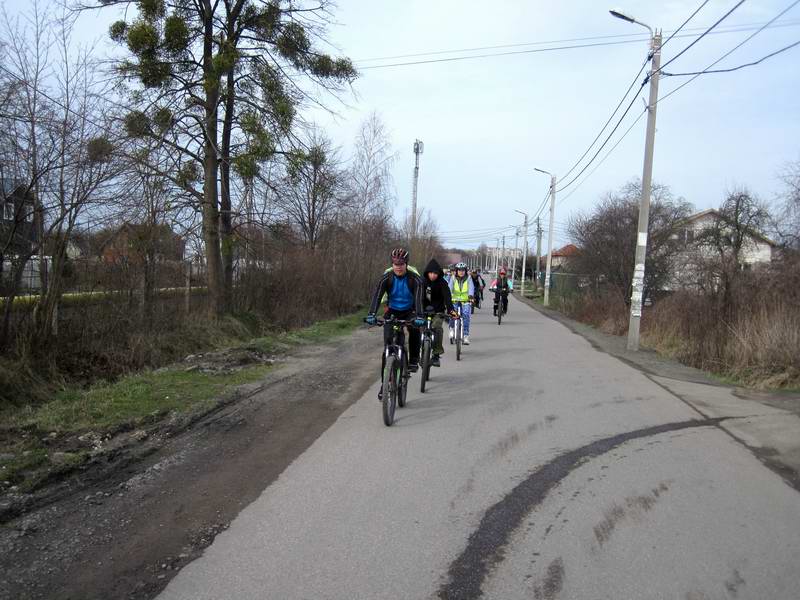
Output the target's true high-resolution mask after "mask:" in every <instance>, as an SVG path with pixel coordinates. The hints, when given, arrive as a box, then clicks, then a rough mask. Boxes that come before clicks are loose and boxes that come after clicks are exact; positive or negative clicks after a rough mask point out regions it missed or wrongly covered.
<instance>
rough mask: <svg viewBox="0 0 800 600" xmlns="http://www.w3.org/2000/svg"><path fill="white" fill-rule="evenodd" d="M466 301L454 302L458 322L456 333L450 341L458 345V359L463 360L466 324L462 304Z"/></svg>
mask: <svg viewBox="0 0 800 600" xmlns="http://www.w3.org/2000/svg"><path fill="white" fill-rule="evenodd" d="M463 304H465V303H464V302H453V307H454V308H455V309H456V312H457V313H458V316H457V317H456V324H455V326H454V327H453V328H454V329H455V332H454V335H453V337H452V338H450V343H451V344H455V345H456V360H461V346H462V344H463V342H464V324H463V321H462V320H461V313H462V308H461V307H462V305H463Z"/></svg>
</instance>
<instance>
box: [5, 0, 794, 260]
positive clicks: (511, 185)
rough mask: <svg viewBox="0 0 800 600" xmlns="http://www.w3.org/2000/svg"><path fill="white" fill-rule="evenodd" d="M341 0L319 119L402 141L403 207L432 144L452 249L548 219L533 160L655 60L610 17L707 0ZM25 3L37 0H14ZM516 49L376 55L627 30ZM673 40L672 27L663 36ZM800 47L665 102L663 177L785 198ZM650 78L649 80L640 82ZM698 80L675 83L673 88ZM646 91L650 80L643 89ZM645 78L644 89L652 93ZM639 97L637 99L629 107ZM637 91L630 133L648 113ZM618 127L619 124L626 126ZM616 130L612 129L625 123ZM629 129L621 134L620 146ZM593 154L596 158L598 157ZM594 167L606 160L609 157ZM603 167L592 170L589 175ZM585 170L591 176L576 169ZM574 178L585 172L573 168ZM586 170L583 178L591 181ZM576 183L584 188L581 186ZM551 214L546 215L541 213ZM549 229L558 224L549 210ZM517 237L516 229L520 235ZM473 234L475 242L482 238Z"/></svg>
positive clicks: (563, 143)
mask: <svg viewBox="0 0 800 600" xmlns="http://www.w3.org/2000/svg"><path fill="white" fill-rule="evenodd" d="M613 1H614V2H615V4H613V5H609V6H607V5H606V4H605V3H604V2H601V1H598V0H557V1H556V0H550V1H541V0H502V1H498V2H486V1H485V0H481V1H477V0H435V1H431V0H405V1H404V2H376V1H375V0H340V2H339V6H338V7H336V8H335V9H334V18H335V20H336V23H335V24H334V25H333V26H332V27H331V28H330V31H329V38H330V40H331V42H332V43H333V44H335V45H336V46H337V47H338V48H339V49H340V50H341V52H342V53H344V54H345V55H347V56H349V57H351V58H352V59H353V60H354V61H355V62H356V64H357V65H358V66H359V67H361V76H360V77H359V79H358V80H357V81H356V82H355V84H354V95H352V96H347V97H346V98H345V101H346V102H347V105H348V106H342V105H340V104H334V106H335V107H336V109H337V111H338V117H336V118H332V117H330V116H329V115H326V114H324V113H321V112H320V113H314V114H309V115H308V116H309V117H310V118H313V119H315V120H317V121H318V122H319V123H320V124H321V125H322V126H323V127H324V128H325V129H326V130H327V131H328V133H329V135H330V136H331V137H332V138H333V139H334V140H335V141H336V142H337V143H339V144H341V145H342V146H345V147H347V146H349V145H350V144H351V141H352V139H353V137H354V135H355V132H356V130H357V128H358V125H359V123H360V122H361V121H362V120H363V119H364V118H365V117H366V116H367V115H368V114H369V113H370V112H372V111H376V112H378V114H379V115H380V116H381V118H382V119H383V120H384V122H385V123H386V125H387V127H388V128H389V130H390V131H391V135H392V142H393V145H394V147H395V149H396V150H397V151H398V153H399V154H398V160H397V163H396V168H395V172H394V178H395V184H396V189H397V197H398V202H397V214H398V216H400V215H402V213H403V211H404V210H405V209H407V208H408V206H409V204H410V198H411V181H412V169H413V158H414V155H413V152H412V145H413V142H414V139H415V138H419V139H422V140H423V141H424V143H425V152H424V154H423V156H422V161H421V169H420V186H419V202H420V206H421V207H424V208H426V209H429V210H430V211H431V212H432V214H433V216H434V217H435V219H436V220H437V221H438V223H439V228H440V230H441V231H442V233H443V238H444V241H445V243H446V245H457V246H462V247H474V246H477V245H478V244H479V243H480V241H482V240H483V239H484V238H485V241H487V242H489V243H493V240H494V238H495V235H494V234H493V233H490V232H487V233H486V234H483V233H481V232H478V233H468V234H465V233H463V232H464V231H465V230H478V229H484V230H488V229H489V228H501V227H504V226H508V225H511V224H516V223H518V222H521V219H522V217H521V216H520V215H518V214H516V213H515V212H513V211H514V209H519V210H523V211H527V212H529V213H531V214H533V213H535V212H536V211H537V209H538V208H539V206H540V203H541V200H542V198H543V197H544V195H545V193H546V191H547V187H548V184H549V180H548V178H547V177H546V176H545V175H542V174H539V173H535V172H533V167H540V168H542V169H545V170H548V171H552V172H554V173H555V174H556V175H558V176H561V175H563V174H565V173H566V172H567V171H568V170H569V169H570V167H571V166H572V165H573V163H574V162H575V161H576V160H577V158H578V157H579V156H580V155H581V154H582V153H583V152H584V150H586V148H587V146H588V145H589V143H590V142H591V141H592V139H594V137H595V135H597V133H598V131H599V130H600V127H601V126H602V125H603V124H604V123H605V121H606V120H607V119H608V117H609V116H610V114H611V111H612V110H613V108H614V107H615V106H616V104H617V103H618V102H619V100H620V98H621V97H622V95H623V93H624V91H625V90H626V89H627V87H628V86H629V85H630V83H631V81H632V80H633V78H634V75H635V74H636V72H637V71H638V70H639V68H640V66H641V65H642V62H643V61H644V59H645V57H646V54H647V50H648V42H647V40H646V33H647V32H646V30H645V29H643V28H641V27H639V26H637V25H633V24H630V23H626V22H624V21H621V20H618V19H614V18H612V17H611V16H610V15H609V13H608V9H609V8H620V9H622V10H624V11H626V12H627V13H629V14H631V15H632V16H634V17H635V18H637V19H638V20H640V21H643V22H645V23H647V24H649V25H651V26H653V27H659V28H663V29H664V31H665V32H667V34H668V33H669V32H670V31H671V30H674V29H676V28H677V27H678V26H679V25H680V24H681V23H682V22H683V21H684V20H685V19H686V18H687V17H688V16H689V15H690V14H691V13H692V12H693V11H694V10H695V9H696V8H697V7H698V6H699V5H700V4H701V3H702V2H701V0H673V1H661V2H656V1H653V0H649V1H635V0H613ZM6 2H7V6H8V7H9V8H10V10H11V11H12V12H13V11H15V10H19V8H20V7H22V6H24V5H26V4H27V1H26V0H10V2H9V1H8V0H6ZM736 3H737V2H736V0H711V1H710V2H708V4H707V5H706V6H705V7H704V8H703V9H702V10H701V11H700V12H699V14H698V15H697V16H696V17H695V18H694V19H693V20H692V21H691V22H690V23H689V24H688V25H686V28H687V29H691V31H689V33H694V34H698V33H699V31H698V30H697V29H696V28H699V27H703V26H706V27H707V26H710V25H711V24H712V23H714V22H715V21H716V20H717V19H719V18H720V17H721V16H722V15H723V14H724V13H725V12H727V11H728V10H729V9H730V8H732V7H733V6H734V5H735V4H736ZM791 3H792V1H791V0H777V1H773V0H748V1H746V2H744V4H743V5H742V6H741V7H739V8H738V9H737V10H736V11H735V12H734V13H733V14H732V15H731V16H730V17H728V18H727V19H726V20H725V21H723V23H722V24H721V25H720V29H730V28H731V27H732V26H736V25H753V24H758V25H760V24H763V23H765V22H766V21H768V20H770V19H772V18H773V17H774V16H775V15H777V14H778V13H779V12H780V11H782V10H783V9H784V8H786V7H787V6H789V5H790V4H791ZM110 20H111V18H110V16H109V17H100V18H98V17H97V16H94V15H91V16H86V17H84V18H82V20H81V22H80V27H81V30H82V31H83V32H84V33H85V35H87V36H92V35H99V34H101V33H102V32H104V31H105V30H106V29H107V23H108V22H109V21H110ZM781 22H784V24H788V26H783V27H772V28H770V29H767V30H765V31H763V32H761V33H760V34H759V35H757V36H756V37H755V38H753V39H752V40H751V41H749V42H748V43H746V44H745V45H744V46H742V47H741V48H740V49H739V50H737V51H736V52H735V53H733V54H732V55H731V56H730V57H728V58H727V59H725V60H724V61H723V62H721V63H720V64H719V65H717V67H716V68H721V67H729V66H735V65H739V64H742V63H745V62H750V61H751V60H754V59H758V58H761V57H762V56H764V55H766V54H769V53H770V52H772V51H774V50H777V49H779V48H782V47H784V46H787V45H789V44H791V43H793V42H795V41H798V40H800V4H798V6H797V7H795V8H793V9H792V10H790V11H789V12H787V13H786V15H784V16H783V17H782V18H781V19H780V20H779V21H778V22H777V23H781ZM638 33H643V34H645V35H643V36H642V37H641V38H639V39H638V40H637V39H636V38H633V39H632V38H630V37H627V38H625V37H620V38H605V39H599V40H585V41H572V42H563V43H562V42H559V43H555V44H549V45H548V44H544V45H531V46H519V47H514V48H506V49H497V50H481V51H475V52H459V53H455V54H436V55H431V56H418V57H412V58H402V59H391V60H383V61H372V60H368V59H373V58H377V57H386V56H397V55H408V54H417V53H423V52H438V51H446V50H455V49H464V48H476V47H486V46H498V45H510V44H528V43H536V42H543V41H553V40H572V39H574V38H588V37H591V38H595V37H599V36H627V35H630V34H638ZM751 33H752V31H738V32H732V33H724V34H719V35H709V36H706V37H705V38H703V39H702V40H701V41H700V42H699V43H698V44H697V45H695V46H694V47H692V48H691V49H689V50H688V51H687V52H686V53H685V54H684V55H683V56H681V57H680V58H679V59H677V60H676V61H675V62H674V63H672V64H670V65H669V67H668V69H666V70H668V71H669V72H673V73H678V72H686V71H696V70H702V69H703V68H705V67H707V66H708V65H709V64H710V63H712V62H713V61H714V60H716V59H717V58H719V57H720V56H721V55H723V54H724V53H725V52H727V51H728V50H729V49H730V48H732V47H734V46H735V45H736V44H738V43H739V42H741V41H742V40H743V39H745V38H746V37H747V36H749V35H750V34H751ZM665 38H666V35H665ZM693 39H694V38H675V39H673V40H671V41H670V42H669V43H668V44H666V45H665V47H664V49H663V56H662V64H664V63H665V62H666V61H668V60H669V59H670V58H671V57H673V56H675V55H676V54H677V53H678V52H679V51H680V50H682V49H683V48H684V47H685V46H686V45H688V44H689V43H691V41H692V40H693ZM619 41H626V42H632V43H620V44H613V45H604V46H594V47H588V48H577V49H569V50H559V51H552V52H538V53H525V54H515V55H506V56H495V57H489V58H480V59H474V60H463V61H451V62H439V63H432V64H416V65H408V66H398V67H391V68H375V69H367V68H365V67H371V66H375V65H381V64H388V63H398V62H409V61H419V60H431V59H438V58H448V57H452V56H464V55H468V54H486V53H497V52H508V51H518V50H532V49H541V48H545V47H548V46H564V45H576V44H591V43H598V42H619ZM798 64H800V46H798V47H796V48H793V49H792V50H789V51H787V52H785V53H783V54H780V55H778V56H775V57H774V58H772V59H770V60H768V61H766V62H764V63H762V64H760V65H757V66H754V67H750V68H747V69H742V70H740V71H737V72H734V73H725V74H716V75H704V76H702V77H700V78H698V79H696V80H695V81H693V82H692V83H690V84H689V85H687V86H686V87H685V88H684V89H682V90H680V91H679V92H677V93H676V94H675V95H673V96H671V97H670V98H668V99H666V100H664V102H663V103H662V104H659V106H658V129H657V134H656V143H655V164H654V179H655V180H656V181H658V182H661V183H664V184H667V185H669V186H670V187H671V188H672V190H673V192H674V193H675V194H676V195H679V196H683V197H685V198H686V199H687V200H688V201H690V202H691V203H693V204H694V205H695V206H696V207H697V209H698V210H700V209H705V208H709V207H712V206H717V205H719V203H720V201H721V200H722V198H723V197H724V194H725V192H726V190H729V189H732V188H734V187H737V186H747V187H748V188H750V189H751V190H752V191H753V192H755V193H756V194H757V195H758V196H759V197H761V198H762V199H764V200H766V201H771V200H773V199H774V198H775V196H776V194H777V193H778V192H779V191H780V189H781V184H780V181H779V174H780V171H781V168H782V166H783V165H784V164H785V163H787V162H788V161H792V160H800V141H798V140H800V118H798V117H799V116H800V69H799V68H798ZM640 79H641V78H640ZM686 79H687V78H685V77H664V78H662V79H661V86H660V94H659V95H660V97H664V96H665V95H666V94H667V93H669V92H670V90H672V89H674V88H675V87H677V86H678V85H680V84H681V83H683V82H684V81H686ZM637 87H638V84H637ZM646 92H647V88H646V87H645V88H644V89H643V90H642V92H641V93H640V94H639V95H640V96H641V97H646ZM626 105H627V103H626ZM643 107H644V104H643V102H642V101H641V100H637V101H636V104H634V106H633V108H632V109H631V112H630V114H629V116H628V119H626V120H625V121H624V122H623V123H622V125H621V126H620V129H619V131H618V134H621V133H623V132H624V131H625V130H626V129H627V128H628V126H629V124H630V123H631V122H633V120H634V119H635V118H636V117H638V116H639V115H640V114H641V113H642V112H643ZM614 122H616V120H615V121H614ZM612 124H613V123H612ZM644 135H645V119H644V118H642V119H640V120H639V122H638V123H637V124H636V126H635V127H634V128H633V129H632V130H631V132H630V133H629V134H628V135H627V137H625V139H624V140H623V141H622V142H621V143H620V145H619V146H618V147H617V148H616V150H615V151H614V152H613V153H612V154H611V155H610V156H609V157H608V159H607V160H606V161H605V162H604V163H603V164H602V165H601V166H600V167H599V168H598V169H597V170H596V171H595V172H594V174H593V175H591V177H589V178H588V179H587V180H586V181H585V183H582V184H581V185H580V187H579V188H578V189H577V191H575V192H574V193H573V194H572V195H570V196H569V197H568V198H567V197H566V196H567V194H569V193H570V192H572V191H573V190H574V189H575V188H576V187H577V184H574V185H573V186H571V187H569V188H567V189H566V190H564V191H563V192H562V193H560V194H559V196H560V197H562V198H564V200H563V202H559V203H558V204H557V207H556V227H555V232H556V239H557V242H558V243H559V244H561V243H563V242H565V241H566V239H567V237H566V234H565V233H564V228H565V225H566V223H567V221H568V219H569V216H570V214H572V213H574V212H575V211H588V210H590V209H591V207H592V206H593V204H594V203H595V202H596V200H597V199H598V197H600V196H601V195H602V194H604V193H605V192H607V191H609V190H612V189H615V188H618V187H620V186H621V185H623V184H624V183H625V182H626V181H628V180H630V179H633V178H638V177H641V172H642V157H643V149H644ZM617 139H618V136H615V137H613V138H612V140H611V142H610V143H609V145H608V146H607V149H608V148H610V147H611V146H612V145H613V144H614V143H615V142H616V140H617ZM593 153H594V152H592V153H590V154H589V156H591V155H592V154H593ZM604 155H605V151H604V152H602V153H601V154H600V156H599V157H598V160H599V158H602V157H603V156H604ZM595 165H596V163H595ZM595 165H592V166H591V167H590V168H589V169H588V170H587V171H586V173H587V174H588V173H589V172H591V171H592V170H593V169H594V167H595ZM576 172H577V171H576ZM573 175H574V173H573ZM581 180H582V179H581ZM581 180H578V183H580V182H581ZM541 216H542V217H546V216H547V215H546V212H545V213H543V214H542V215H541ZM543 224H545V221H544V220H543ZM508 235H509V240H510V241H509V242H508V243H512V244H513V232H510V231H509V232H508ZM468 236H469V237H468Z"/></svg>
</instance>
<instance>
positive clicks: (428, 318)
mask: <svg viewBox="0 0 800 600" xmlns="http://www.w3.org/2000/svg"><path fill="white" fill-rule="evenodd" d="M435 317H444V319H447V317H448V315H447V314H445V313H437V312H435V311H434V310H433V307H432V306H428V307H426V309H425V327H424V329H423V330H422V356H421V357H420V361H419V366H420V378H419V391H420V392H422V393H423V394H424V393H425V384H426V383H427V382H428V380H429V379H430V378H431V353H432V351H433V341H434V340H433V337H434V330H433V319H434V318H435ZM442 334H444V332H442Z"/></svg>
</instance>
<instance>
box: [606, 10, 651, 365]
mask: <svg viewBox="0 0 800 600" xmlns="http://www.w3.org/2000/svg"><path fill="white" fill-rule="evenodd" d="M609 12H610V13H611V14H612V15H613V16H614V17H616V18H618V19H622V20H623V21H627V22H628V23H636V24H637V25H641V26H642V27H646V28H647V30H648V31H649V32H650V54H651V58H652V60H653V64H652V68H651V70H650V73H649V75H648V77H649V79H650V99H649V100H648V103H647V133H646V135H645V145H644V167H643V169H642V200H641V202H640V203H639V225H638V234H637V236H636V261H635V264H634V267H633V281H632V286H631V288H632V290H631V314H630V320H629V321H628V350H632V351H636V350H638V349H639V327H640V325H641V320H642V300H643V296H644V266H645V261H646V258H647V230H648V224H649V222H650V192H651V187H652V182H653V148H654V145H655V140H656V105H657V104H658V77H659V71H660V69H661V31H655V32H654V31H653V29H652V28H651V27H650V26H649V25H647V24H645V23H642V22H641V21H637V20H636V19H634V18H633V17H631V16H629V15H626V14H625V13H623V12H621V11H618V10H612V11H609Z"/></svg>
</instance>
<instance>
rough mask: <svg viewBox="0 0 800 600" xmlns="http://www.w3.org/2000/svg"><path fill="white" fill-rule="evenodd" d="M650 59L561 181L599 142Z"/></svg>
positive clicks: (647, 60)
mask: <svg viewBox="0 0 800 600" xmlns="http://www.w3.org/2000/svg"><path fill="white" fill-rule="evenodd" d="M650 59H651V56H650V55H648V56H647V58H646V59H645V61H644V62H643V63H642V66H641V68H640V69H639V71H638V72H637V73H636V75H634V77H633V81H631V84H630V85H629V86H628V89H627V90H626V91H625V94H623V96H622V98H620V101H619V103H618V104H617V106H616V107H615V108H614V111H613V112H612V113H611V116H610V117H608V120H607V121H606V122H605V124H604V125H603V126H602V127H601V128H600V131H598V132H597V135H596V136H595V138H594V139H593V140H592V143H591V144H589V147H588V148H586V150H585V151H584V153H583V154H581V155H580V157H579V158H578V160H576V161H575V164H573V165H572V166H571V167H570V168H569V171H567V172H566V173H564V174H563V175H562V176H561V177H562V178H563V179H566V178H567V177H569V174H570V173H572V172H573V171H574V170H575V169H576V168H577V167H578V165H579V164H581V161H582V160H583V159H584V158H586V155H587V154H589V152H590V151H591V150H592V148H593V147H594V145H595V144H596V143H597V140H599V139H600V136H601V135H603V132H604V131H605V130H606V128H607V127H608V125H609V123H611V121H612V119H613V118H614V116H615V115H616V114H617V112H618V111H619V109H620V107H621V106H622V104H623V102H625V100H626V98H627V97H628V95H629V94H630V93H631V90H632V89H633V88H634V86H635V85H636V82H637V81H639V76H640V75H641V74H642V71H644V68H645V67H646V66H647V63H649V62H650ZM639 89H641V87H640V88H639Z"/></svg>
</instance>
